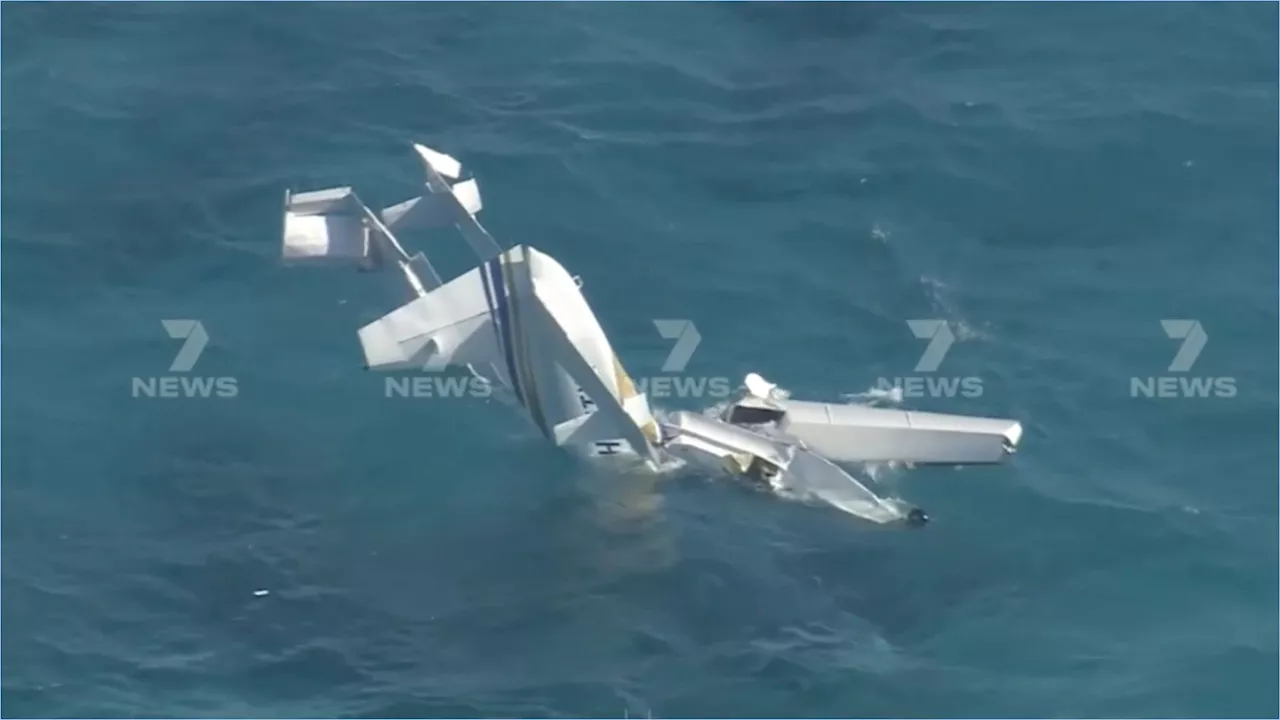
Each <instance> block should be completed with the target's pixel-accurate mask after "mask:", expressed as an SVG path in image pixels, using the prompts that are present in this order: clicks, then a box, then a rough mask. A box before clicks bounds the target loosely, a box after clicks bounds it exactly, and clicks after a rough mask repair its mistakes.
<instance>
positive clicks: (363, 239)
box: [281, 188, 372, 266]
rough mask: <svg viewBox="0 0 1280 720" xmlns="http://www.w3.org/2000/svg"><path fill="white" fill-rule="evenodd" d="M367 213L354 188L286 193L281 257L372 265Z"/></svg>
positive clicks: (292, 261) (313, 261)
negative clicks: (366, 223) (364, 214)
mask: <svg viewBox="0 0 1280 720" xmlns="http://www.w3.org/2000/svg"><path fill="white" fill-rule="evenodd" d="M363 213H364V206H363V205H362V204H361V203H360V200H359V198H357V197H356V195H355V193H354V192H352V191H351V188H333V189H329V190H316V191H314V192H305V193H297V194H292V193H285V207H284V234H283V239H282V244H281V257H282V258H283V259H284V260H285V262H288V263H299V264H304V263H305V264H310V263H315V264H326V263H329V264H347V265H365V266H367V265H369V264H370V263H371V261H372V257H371V255H372V251H371V246H370V236H369V230H368V227H367V226H366V225H365V222H364V216H363Z"/></svg>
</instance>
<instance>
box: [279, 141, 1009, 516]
mask: <svg viewBox="0 0 1280 720" xmlns="http://www.w3.org/2000/svg"><path fill="white" fill-rule="evenodd" d="M414 150H415V151H416V152H417V154H418V155H419V156H420V157H421V159H422V161H423V164H424V167H425V170H426V184H425V187H424V188H423V190H422V192H421V193H420V194H419V195H418V196H417V197H414V198H411V199H409V200H406V201H405V202H402V203H399V204H397V205H393V206H391V207H388V208H385V209H383V210H381V211H380V212H374V211H372V210H370V209H369V208H368V207H366V206H365V205H364V203H363V202H361V201H360V199H359V197H358V196H357V195H356V194H355V192H353V191H352V189H351V188H346V187H344V188H334V189H328V190H317V191H313V192H304V193H286V195H285V203H284V237H283V247H282V257H283V260H284V262H285V263H287V264H297V265H327V264H340V265H351V266H355V267H358V268H360V269H362V270H366V271H382V272H390V273H397V272H398V273H400V274H401V275H402V276H403V278H404V281H405V284H406V286H407V288H408V290H409V293H410V296H411V298H412V299H411V300H409V302H407V303H406V304H404V305H402V306H401V307H399V308H397V309H395V310H393V311H391V312H390V313H388V314H387V315H384V316H383V317H381V318H379V319H378V320H375V321H374V322H371V323H369V324H368V325H366V326H365V327H363V328H360V330H359V332H358V335H359V338H360V345H361V347H362V348H363V350H364V357H365V366H366V367H367V368H368V369H372V370H402V369H415V368H423V367H426V368H435V369H441V368H444V367H450V366H452V367H459V368H466V369H467V370H468V371H469V372H470V373H472V374H473V375H474V376H475V377H476V378H479V379H480V380H482V381H484V382H486V383H489V384H490V385H492V386H494V387H495V388H500V389H502V390H505V391H507V393H508V394H509V395H510V396H511V397H512V398H514V400H515V401H516V402H517V403H518V404H519V405H520V406H521V407H522V408H524V410H525V411H527V413H528V415H529V417H530V419H532V421H533V423H534V424H535V425H536V426H537V428H538V430H539V431H541V433H542V434H543V435H544V436H546V437H547V438H548V439H549V440H551V441H553V442H554V443H555V444H556V445H559V446H562V447H565V448H568V449H570V450H572V451H575V452H577V453H579V454H581V455H585V456H588V457H600V456H624V457H633V458H636V459H639V460H640V461H642V462H643V463H645V464H647V465H648V466H649V467H651V468H653V469H654V470H657V469H658V468H659V467H660V466H661V465H662V464H663V461H664V459H665V458H667V457H668V456H674V457H679V458H681V459H684V460H686V461H692V462H694V463H706V462H710V463H712V464H714V465H715V466H717V467H720V468H728V469H730V470H731V471H733V472H734V473H736V474H740V475H744V476H747V477H749V478H752V479H753V480H755V481H757V482H760V483H765V484H769V485H771V486H773V487H775V488H781V487H784V486H788V485H794V484H795V481H797V480H801V481H803V483H804V484H805V485H807V486H810V487H814V486H839V487H841V488H842V489H843V491H844V493H845V495H846V496H849V494H850V493H852V496H853V498H854V500H853V502H851V503H845V504H844V505H843V507H844V509H846V510H848V511H850V512H852V513H854V514H856V515H859V516H861V517H864V518H866V519H868V520H872V521H874V522H879V523H890V522H900V521H901V522H906V523H907V524H910V525H922V524H924V523H925V522H927V520H928V517H927V515H925V513H924V512H923V511H922V510H921V509H919V508H904V507H902V506H900V504H898V503H896V502H894V501H891V500H889V499H885V498H881V497H879V496H878V495H876V494H875V493H874V492H872V491H871V490H869V489H868V488H867V487H866V486H864V485H863V484H862V483H860V482H858V480H856V479H855V478H854V477H853V476H851V475H850V474H849V473H847V472H846V471H845V470H843V469H842V468H841V467H839V466H838V465H836V464H835V463H839V462H905V463H938V464H973V463H996V462H999V461H1001V460H1002V459H1003V458H1004V457H1005V456H1006V455H1008V454H1010V453H1012V452H1013V451H1014V450H1015V449H1016V447H1017V445H1018V442H1019V440H1020V439H1021V436H1022V426H1021V424H1019V423H1018V422H1016V421H1014V420H1002V419H993V418H978V417H966V416H962V415H948V414H939V413H923V412H911V411H905V410H897V409H889V408H871V407H864V406H859V405H848V404H839V403H822V402H810V401H800V400H792V399H791V398H790V397H789V396H788V395H787V393H785V392H784V391H781V390H780V389H779V388H778V387H777V386H776V385H773V384H771V383H769V382H767V381H766V380H764V379H763V378H762V377H760V376H759V375H756V374H754V373H752V374H750V375H748V376H747V378H746V381H745V383H744V385H745V388H744V390H743V391H742V392H741V393H740V394H739V396H738V397H737V398H736V399H735V400H734V401H733V402H731V403H729V404H728V405H727V406H726V407H725V408H724V410H723V411H721V412H720V414H719V415H718V416H716V417H712V416H708V415H703V414H700V413H694V412H674V413H671V414H670V415H668V416H665V417H663V418H662V419H661V420H660V419H659V418H658V417H656V416H655V415H654V413H653V411H652V410H651V409H650V407H649V402H648V399H647V398H646V396H645V394H644V393H642V392H639V391H637V389H636V387H635V383H634V382H633V381H632V379H631V377H630V376H629V375H628V374H627V372H626V370H625V369H623V366H622V363H621V362H620V361H619V360H618V356H617V354H616V353H614V351H613V348H612V346H611V345H610V344H609V339H608V337H607V336H606V335H605V333H604V330H603V329H602V328H601V327H600V323H599V321H598V320H597V319H596V316H595V314H594V313H593V312H592V311H591V307H590V306H589V305H588V304H587V301H586V299H585V298H584V297H583V295H582V291H581V288H580V282H579V281H578V279H577V278H576V277H574V276H573V275H570V274H569V272H568V271H567V270H565V268H564V267H563V266H561V265H560V263H559V262H557V261H556V260H555V259H554V258H552V257H551V256H550V255H547V254H546V253H544V252H541V251H539V250H537V249H535V248H533V247H530V246H528V245H518V246H515V247H512V248H509V249H505V248H503V247H501V246H500V245H499V244H498V243H497V242H496V241H495V240H494V239H493V237H492V236H491V235H490V234H489V233H488V231H486V230H485V229H484V227H483V226H481V225H480V223H479V222H478V221H477V220H476V214H477V213H478V212H479V211H480V209H481V207H482V204H481V200H480V190H479V186H478V185H477V184H476V180H475V179H474V178H470V179H463V174H462V166H461V164H460V163H459V162H458V161H457V160H455V159H454V158H452V157H450V156H449V155H446V154H444V153H441V152H438V151H435V150H432V149H431V148H428V147H425V146H422V145H414ZM450 225H452V226H455V227H456V228H457V229H458V230H459V231H460V232H461V234H462V236H463V237H464V238H465V239H466V241H467V242H468V243H469V244H470V246H471V248H472V250H473V251H474V252H475V253H476V255H477V256H478V257H479V260H480V264H479V265H477V266H476V267H475V268H473V269H472V270H470V271H469V272H466V273H464V274H462V275H460V276H458V277H455V278H453V279H452V280H450V281H448V282H443V281H442V279H441V278H440V275H439V274H438V273H437V272H436V270H435V268H434V267H433V266H432V264H431V262H430V261H429V260H428V259H427V257H426V256H425V255H424V254H423V253H421V252H418V253H415V254H413V255H410V254H409V253H408V252H407V251H406V250H405V249H404V247H403V246H402V245H401V244H400V242H399V240H397V238H396V235H395V233H396V232H402V231H405V230H408V229H411V228H429V227H437V228H438V227H447V226H450Z"/></svg>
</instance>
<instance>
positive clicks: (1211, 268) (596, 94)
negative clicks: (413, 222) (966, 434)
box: [0, 3, 1280, 717]
mask: <svg viewBox="0 0 1280 720" xmlns="http://www.w3.org/2000/svg"><path fill="white" fill-rule="evenodd" d="M1277 24H1278V17H1277V9H1276V6H1275V5H1274V4H1247V5H1229V4H1190V3H1180V4H1147V3H1142V4H1045V5H1042V4H1036V5H1005V4H1001V5H967V4H963V5H962V4H940V5H923V4H921V5H916V4H886V5H872V4H822V5H781V4H778V5H775V4H710V3H709V4H656V5H648V4H646V5H643V6H642V5H633V4H572V5H567V4H566V5H551V4H484V5H481V4H372V5H370V4H360V5H356V4H336V3H335V4H323V5H302V4H287V5H257V4H254V5H249V4H204V3H177V4H169V3H154V4H153V3H148V4H131V5H105V4H104V5H87V4H86V5H64V4H33V5H13V4H10V5H6V6H5V8H4V11H3V23H2V24H0V28H2V32H3V40H2V44H0V45H2V62H0V65H2V68H0V69H2V71H3V97H2V113H0V116H2V127H3V130H2V135H3V151H2V168H3V180H2V182H0V192H2V200H3V204H2V208H0V211H2V212H0V218H2V227H0V241H2V242H0V247H2V248H3V250H2V252H3V259H2V264H0V267H2V268H3V271H2V275H3V282H2V288H3V290H2V300H3V312H2V317H3V319H2V323H3V343H2V345H0V347H2V348H3V360H2V362H3V380H2V383H0V384H2V386H3V392H2V395H0V397H2V398H3V432H2V435H0V438H2V445H3V450H2V452H0V458H2V475H3V503H2V506H0V507H2V509H3V525H2V536H3V537H2V539H3V542H2V549H3V563H2V564H0V573H2V577H3V604H2V608H3V613H2V614H3V632H2V634H0V639H2V650H3V657H2V660H3V694H2V696H0V700H2V701H3V712H4V714H5V715H6V716H11V717H14V716H40V717H71V716H88V717H117V716H120V717H166V716H167V717H179V716H217V717H277V716H279V717H284V716H309V717H335V716H344V717H345V716H369V717H419V716H442V715H443V716H455V717H473V716H483V717H506V716H524V717H552V716H596V717H622V716H624V715H630V716H643V715H652V716H655V717H675V716H739V717H741V716H753V717H770V716H773V717H778V716H787V717H790V716H801V717H841V716H845V717H847V716H855V717H858V716H886V717H929V716H938V717H956V716H985V717H991V716H1055V717H1056V716H1069V717H1084V716H1145V717H1168V716H1204V717H1237V716H1239V717H1275V716H1276V714H1277V713H1278V712H1280V708H1278V707H1277V689H1276V678H1277V676H1278V674H1280V667H1278V661H1277V635H1278V632H1280V629H1278V625H1277V586H1278V584H1280V579H1278V578H1277V564H1278V562H1280V559H1278V556H1277V536H1278V532H1280V530H1278V528H1277V503H1278V494H1277V464H1276V463H1277V436H1278V435H1280V428H1278V427H1277V366H1278V364H1280V360H1278V358H1277V345H1278V338H1277V327H1278V325H1280V319H1278V318H1277V265H1278V264H1280V263H1278V259H1277V237H1278V236H1280V229H1278V228H1277V214H1278V212H1277V196H1278V194H1280V187H1278V184H1277V155H1278V152H1280V147H1278V143H1277V107H1278V105H1280V98H1278V97H1277V89H1276V88H1277V53H1278V51H1277ZM415 141H417V142H425V143H427V144H429V145H432V146H435V147H438V148H440V149H442V150H445V151H447V152H450V153H452V154H454V155H455V156H457V157H459V158H460V159H462V160H463V162H464V163H466V164H467V166H468V167H469V168H470V169H471V170H472V171H474V173H475V175H476V176H477V177H478V178H479V180H480V183H481V187H482V188H483V191H484V198H485V202H486V208H485V210H484V212H483V213H482V216H481V219H482V221H483V222H484V223H485V224H486V226H487V227H488V228H489V229H490V230H491V231H492V232H493V233H494V235H495V236H496V237H498V238H499V239H500V240H501V241H503V242H505V243H507V244H518V243H528V244H531V245H534V246H536V247H539V248H541V249H543V250H545V251H546V252H549V253H551V254H553V255H554V256H555V257H557V258H558V259H559V260H560V261H561V262H562V263H563V264H565V265H566V266H567V267H568V268H569V270H570V271H571V272H574V273H577V274H579V275H580V276H581V277H582V279H583V281H584V288H583V290H584V293H585V294H586V296H587V298H588V300H589V301H590V302H591V303H592V305H593V307H594V308H595V310H596V312H597V314H598V316H599V317H600V320H601V322H602V324H603V325H604V327H605V328H606V330H607V331H608V332H609V334H610V337H611V339H612V341H613V343H614V346H615V348H616V349H617V350H618V352H619V353H620V355H621V356H622V358H623V360H624V362H625V363H626V364H627V367H628V369H629V370H630V371H631V373H632V374H633V375H635V376H637V377H651V376H659V375H661V374H662V373H661V366H662V363H663V360H664V358H665V357H666V355H667V353H668V352H669V351H670V350H671V343H670V342H669V341H667V340H664V339H663V338H662V337H661V336H660V335H659V334H658V333H657V331H656V330H655V328H654V325H653V322H652V321H653V319H655V318H684V319H689V320H692V321H693V322H694V323H695V324H696V326H697V328H698V330H699V332H700V333H701V336H702V342H701V344H700V345H699V346H698V348H697V350H696V352H695V353H694V355H693V356H692V359H691V361H690V363H689V366H688V368H687V370H686V373H687V374H690V375H701V376H725V377H729V378H733V379H734V380H735V381H736V379H737V378H740V377H741V376H742V375H743V374H744V373H746V372H750V371H757V372H760V373H762V374H764V375H765V376H766V377H768V378H770V379H771V380H774V381H776V382H779V383H780V384H782V385H783V386H784V387H786V388H788V389H790V390H791V391H792V392H793V394H794V395H796V396H798V397H807V398H815V399H837V398H839V397H841V396H844V395H850V394H853V395H857V394H860V393H867V392H868V391H870V390H873V389H874V388H876V387H877V383H878V379H879V378H882V377H883V378H894V377H904V376H913V375H920V373H916V372H915V371H914V367H915V364H916V362H917V361H918V360H919V359H920V357H921V353H922V352H923V351H924V349H925V346H926V342H925V341H924V340H921V339H919V338H916V337H915V336H914V335H913V334H912V333H911V331H910V329H909V327H908V326H907V323H906V321H907V320H909V319H928V318H936V319H943V320H946V321H947V322H948V323H950V325H949V327H952V328H954V329H955V334H956V336H957V341H956V343H955V344H954V345H953V346H952V347H951V349H950V350H949V351H948V353H947V354H946V356H945V358H944V360H943V362H942V364H941V366H940V367H939V369H938V370H937V371H936V372H935V373H934V376H943V377H966V378H969V377H973V378H980V379H981V382H982V385H981V389H982V392H981V394H979V395H977V396H965V395H958V396H956V397H905V398H902V405H904V406H907V407H917V408H927V409H940V410H948V411H953V412H964V413H974V414H991V415H996V416H1007V417H1015V418H1018V419H1020V420H1021V421H1022V422H1023V423H1024V425H1025V427H1026V435H1025V438H1024V440H1023V446H1022V448H1021V450H1020V452H1019V453H1018V454H1017V455H1016V456H1014V457H1013V458H1011V460H1010V462H1009V463H1007V464H1005V465H1001V466H998V467H974V468H966V469H962V470H955V469H938V468H855V470H856V471H857V472H859V473H862V474H863V475H866V476H872V475H874V477H875V479H876V481H877V482H878V483H880V485H881V487H882V489H883V490H884V492H886V493H887V494H891V495H893V496H895V497H899V498H902V499H904V500H906V501H909V502H912V503H918V504H920V505H922V506H924V507H926V508H928V509H929V511H930V513H931V515H932V516H933V518H934V520H933V522H932V523H931V524H930V525H929V526H928V527H927V528H925V529H923V530H920V531H915V532H911V531H903V530H896V529H895V530H890V529H884V528H876V527H870V526H868V525H867V524H865V523H862V522H859V521H858V520H857V519H855V518H852V517H850V516H849V515H846V514H844V513H841V512H839V511H838V510H835V509H833V508H831V507H829V506H826V505H823V504H822V503H820V502H812V501H801V500H796V499H786V498H778V497H773V496H770V495H767V494H764V493H760V492H752V491H750V490H747V489H744V488H743V487H740V486H738V485H736V484H734V483H732V482H728V481H725V480H724V479H722V478H713V477H709V476H701V475H699V474H697V473H693V472H684V471H681V472H674V473H669V474H667V475H663V476H661V477H646V476H643V475H638V474H636V473H634V472H629V471H625V470H621V469H617V468H610V467H607V466H591V465H587V464H585V463H581V462H578V461H576V460H573V459H571V458H569V457H567V456H566V455H564V454H563V453H561V452H559V451H558V450H556V449H555V448H552V447H549V446H547V445H546V444H545V443H544V442H542V441H541V440H540V439H539V437H538V436H537V434H536V431H535V430H534V429H533V427H532V425H530V424H529V423H528V422H526V421H525V420H523V419H522V418H521V417H519V416H518V415H515V414H514V413H512V412H510V411H509V410H508V409H507V408H505V407H503V406H502V405H501V404H500V403H498V402H496V401H494V400H492V399H490V400H485V399H480V398H412V399H409V398H388V397H386V393H385V387H384V384H383V381H384V379H383V378H382V377H378V376H372V375H370V374H369V373H366V372H364V371H362V370H361V369H360V361H361V357H360V352H359V346H358V344H357V343H356V338H355V335H354V332H355V329H356V328H357V327H358V326H360V325H361V324H363V323H364V322H367V321H368V320H371V319H373V318H375V317H377V316H378V315H380V314H382V313H384V312H386V311H388V310H390V309H392V308H393V307H394V306H395V305H396V303H397V300H398V298H399V293H398V290H397V289H396V288H395V287H394V285H392V284H390V283H387V282H383V278H380V277H377V276H374V275H366V274H360V273H356V272H348V271H343V270H333V271H322V270H307V269H286V268H283V267H281V265H280V263H279V262H278V254H279V249H278V243H279V235H280V203H281V197H282V194H283V192H284V190H285V189H286V188H293V189H296V190H304V189H314V188H321V187H328V186H333V185H346V184H350V185H353V186H355V187H356V188H357V189H358V190H359V192H360V193H361V196H362V197H363V198H364V199H365V200H366V201H367V202H368V203H369V204H370V205H371V206H374V207H381V206H383V205H388V204H391V203H393V202H398V201H399V200H401V199H403V198H404V197H407V196H409V195H411V194H412V193H413V192H414V188H415V187H416V186H417V184H418V183H420V182H421V170H420V167H419V164H418V161H417V159H416V158H415V157H413V155H412V153H411V151H410V149H409V143H411V142H415ZM405 240H406V241H407V242H408V243H409V244H410V245H412V246H414V247H418V248H425V249H427V250H428V252H429V254H430V255H431V257H432V258H433V259H434V260H435V261H436V262H437V266H438V267H440V268H441V269H442V270H443V271H444V272H445V273H446V274H456V273H458V272H461V271H463V270H465V269H466V268H467V267H468V265H467V263H468V258H467V254H466V250H465V246H464V245H463V244H462V242H461V240H460V239H458V238H456V236H455V235H454V234H453V233H452V232H450V233H443V234H432V235H426V234H419V235H411V236H406V238H405ZM181 318H187V319H198V320H200V321H201V322H202V323H203V326H204V328H205V329H206V331H207V334H208V337H209V343H208V346H207V348H206V350H205V351H204V353H203V355H201V356H200V358H199V361H198V363H197V365H196V366H195V368H194V369H193V370H192V371H191V373H188V374H189V375H193V376H200V377H206V376H207V377H230V378H234V379H235V381H236V388H237V394H236V395H235V396H234V397H231V398H216V397H215V398H194V399H193V398H184V399H165V398H146V397H142V398H135V397H133V395H132V391H131V387H132V386H131V383H132V382H133V378H136V377H143V378H148V377H158V376H164V375H167V374H172V373H169V370H168V368H169V364H170V363H171V362H172V361H173V359H174V355H175V353H176V352H177V351H178V347H179V345H180V343H179V342H178V341H176V340H173V339H171V338H169V337H168V335H166V333H165V331H164V328H163V327H162V325H161V320H164V319H181ZM1162 319H1193V320H1196V321H1198V322H1199V323H1200V326H1199V327H1200V328H1201V330H1202V331H1203V332H1204V333H1205V334H1206V335H1207V342H1206V343H1205V344H1204V347H1203V349H1202V352H1201V353H1200V355H1199V357H1198V358H1197V359H1196V360H1195V363H1194V365H1193V366H1192V367H1191V369H1189V370H1186V371H1184V372H1181V373H1178V372H1170V371H1169V369H1168V366H1169V364H1170V362H1171V361H1173V359H1174V356H1175V353H1177V352H1178V348H1179V344H1180V341H1179V340H1177V339H1175V338H1170V337H1169V336H1167V335H1166V334H1165V332H1164V330H1163V328H1162V325H1161V322H1160V321H1161V320H1162ZM1164 376H1169V377H1174V378H1175V380H1173V381H1171V382H1172V386H1171V388H1172V390H1173V395H1175V396H1174V397H1143V396H1141V393H1139V396H1138V397H1135V396H1134V394H1133V392H1132V387H1131V382H1132V380H1131V379H1132V378H1135V377H1137V378H1153V377H1156V378H1158V377H1164ZM1178 377H1182V378H1202V379H1207V378H1227V379H1228V380H1229V381H1230V382H1229V383H1228V385H1229V386H1230V387H1234V392H1228V393H1223V394H1221V395H1219V394H1214V393H1211V394H1210V395H1209V396H1208V397H1201V396H1196V395H1195V393H1194V392H1192V393H1189V394H1184V393H1183V392H1182V387H1183V385H1180V384H1179V383H1185V382H1186V380H1178V379H1176V378H1178ZM1232 383H1233V384H1232ZM1191 389H1192V390H1194V387H1192V388H1191ZM1215 389H1222V387H1221V386H1215ZM940 394H941V395H945V394H946V393H940ZM654 402H655V404H656V405H658V406H659V407H662V408H666V409H671V408H677V407H692V408H697V407H703V406H705V405H708V404H710V402H711V400H709V399H707V398H694V397H669V398H657V399H655V401H654ZM262 590H265V591H267V593H266V594H261V593H259V591H262Z"/></svg>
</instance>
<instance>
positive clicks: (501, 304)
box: [485, 255, 528, 408]
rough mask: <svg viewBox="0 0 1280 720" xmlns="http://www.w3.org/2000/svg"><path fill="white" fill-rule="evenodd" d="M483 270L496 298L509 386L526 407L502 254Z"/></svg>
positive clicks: (499, 337) (499, 340)
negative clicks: (513, 341)
mask: <svg viewBox="0 0 1280 720" xmlns="http://www.w3.org/2000/svg"><path fill="white" fill-rule="evenodd" d="M485 270H486V271H487V273H488V275H489V279H490V281H491V282H492V283H493V294H494V298H495V299H496V300H497V306H498V308H497V310H498V312H497V319H498V322H499V325H498V344H499V345H500V346H501V349H502V354H503V356H504V357H505V358H506V360H507V373H508V374H509V375H510V376H511V387H512V389H514V390H515V391H516V398H517V399H519V400H520V404H521V405H523V406H525V407H526V408H527V407H528V403H526V402H525V399H524V393H523V392H521V390H520V376H519V374H518V373H517V372H516V363H515V356H514V355H513V353H512V347H511V339H512V337H513V334H512V332H511V326H510V313H509V312H508V311H509V309H510V308H509V306H508V298H507V284H506V282H505V280H504V277H503V272H502V256H501V255H499V256H498V257H495V258H493V259H492V260H490V261H488V262H487V263H485Z"/></svg>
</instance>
